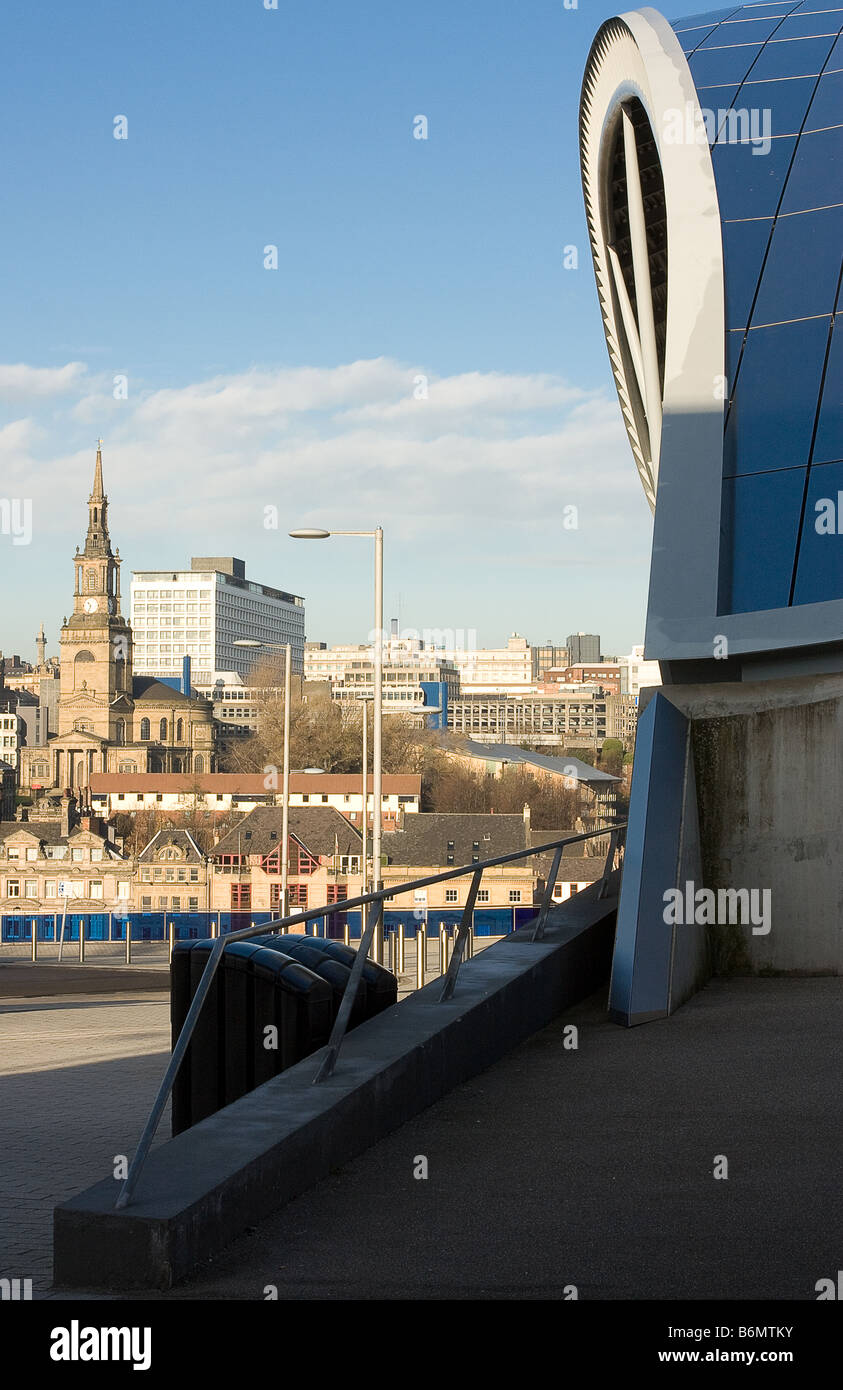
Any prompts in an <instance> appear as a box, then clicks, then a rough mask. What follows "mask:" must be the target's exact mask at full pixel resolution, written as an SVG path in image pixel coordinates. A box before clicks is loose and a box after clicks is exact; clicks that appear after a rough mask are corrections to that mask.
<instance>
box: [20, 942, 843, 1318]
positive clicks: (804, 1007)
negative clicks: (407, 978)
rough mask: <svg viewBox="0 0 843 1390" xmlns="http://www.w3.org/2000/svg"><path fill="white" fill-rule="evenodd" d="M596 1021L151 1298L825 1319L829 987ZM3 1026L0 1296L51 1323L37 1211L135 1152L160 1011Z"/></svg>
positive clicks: (723, 998)
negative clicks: (714, 1302) (746, 1307)
mask: <svg viewBox="0 0 843 1390" xmlns="http://www.w3.org/2000/svg"><path fill="white" fill-rule="evenodd" d="M408 963H409V962H408ZM431 964H432V965H433V964H434V962H433V957H431ZM605 1006H606V998H605V992H603V993H601V995H600V996H599V997H595V998H593V999H592V1000H590V1001H588V1002H587V1003H586V1004H584V1005H582V1006H580V1007H579V1008H577V1009H575V1010H573V1011H571V1012H570V1013H568V1014H567V1015H565V1016H564V1017H563V1018H560V1019H558V1020H557V1021H556V1022H554V1023H553V1024H552V1025H551V1026H550V1027H548V1028H546V1029H544V1030H543V1031H542V1032H540V1033H537V1034H536V1035H534V1037H532V1038H530V1039H529V1040H528V1041H527V1042H526V1043H524V1044H523V1045H522V1046H521V1047H520V1048H518V1049H516V1050H515V1051H514V1052H512V1053H511V1054H510V1055H509V1056H508V1057H506V1058H505V1059H504V1060H503V1061H501V1062H499V1063H498V1064H497V1065H496V1066H494V1067H491V1068H489V1070H487V1071H486V1072H484V1073H482V1074H481V1075H480V1076H478V1077H476V1078H474V1079H473V1080H472V1081H470V1082H467V1083H466V1084H465V1085H463V1086H460V1087H459V1088H457V1089H456V1090H454V1091H453V1092H451V1093H450V1094H449V1095H448V1096H447V1097H445V1098H444V1099H443V1100H442V1101H440V1102H439V1103H438V1104H436V1105H434V1106H432V1107H430V1109H428V1110H426V1111H425V1112H423V1113H422V1114H421V1115H419V1116H417V1117H416V1118H415V1119H413V1120H411V1121H410V1122H409V1123H407V1124H405V1125H403V1126H402V1127H401V1128H400V1129H398V1130H396V1131H395V1133H394V1134H392V1135H390V1136H389V1137H388V1138H387V1139H385V1140H383V1141H382V1142H381V1143H379V1144H377V1145H375V1146H373V1147H372V1148H371V1149H369V1150H368V1151H367V1152H366V1153H365V1154H363V1155H362V1156H361V1157H359V1158H358V1159H355V1160H354V1161H353V1162H351V1163H349V1164H347V1165H345V1166H344V1167H343V1168H342V1169H340V1170H338V1171H337V1172H336V1173H335V1174H333V1175H332V1176H331V1177H330V1178H328V1179H326V1180H325V1181H323V1182H321V1183H320V1184H318V1185H317V1186H316V1187H315V1188H313V1189H312V1190H311V1191H310V1192H308V1193H305V1194H303V1195H302V1196H301V1197H299V1198H297V1199H296V1200H295V1201H294V1202H292V1203H290V1204H289V1205H288V1206H287V1207H286V1208H284V1209H283V1210H282V1211H279V1212H278V1213H277V1214H276V1215H275V1216H273V1217H272V1218H271V1219H270V1220H268V1221H266V1222H265V1223H263V1224H262V1225H261V1226H260V1228H259V1229H256V1230H254V1231H253V1232H251V1233H250V1234H247V1235H246V1236H244V1237H242V1238H241V1239H239V1240H238V1241H237V1242H236V1243H234V1244H233V1245H231V1246H230V1247H229V1248H228V1249H227V1250H226V1251H225V1252H224V1253H223V1254H222V1255H221V1256H219V1257H218V1258H217V1259H216V1260H215V1261H214V1262H213V1263H212V1264H209V1265H208V1267H207V1268H206V1269H204V1270H202V1271H200V1272H198V1273H197V1275H196V1276H194V1277H193V1278H192V1279H190V1280H189V1281H187V1282H185V1283H183V1284H182V1285H180V1286H179V1287H177V1288H176V1289H173V1290H171V1291H169V1292H168V1293H167V1294H161V1295H154V1294H149V1293H145V1294H144V1298H146V1299H149V1298H166V1299H171V1300H183V1299H202V1300H207V1299H228V1300H244V1299H249V1300H251V1299H263V1298H265V1297H266V1296H267V1294H266V1291H267V1290H272V1289H274V1290H276V1291H277V1296H278V1298H279V1299H290V1300H321V1299H332V1300H334V1299H352V1298H353V1299H357V1298H364V1299H421V1300H437V1299H451V1298H453V1299H477V1298H482V1299H513V1298H515V1299H544V1298H564V1297H570V1296H571V1292H570V1291H571V1289H572V1287H575V1288H576V1290H577V1295H578V1297H579V1298H580V1299H632V1300H639V1299H664V1298H689V1299H715V1298H718V1299H719V1298H725V1299H736V1300H744V1299H761V1300H765V1301H766V1300H770V1299H772V1300H777V1299H781V1300H788V1299H800V1300H804V1299H808V1300H813V1299H815V1298H816V1292H815V1285H816V1282H817V1280H819V1279H821V1278H829V1277H830V1278H834V1277H836V1271H837V1270H838V1269H839V1267H840V1264H841V1250H843V1246H841V1232H843V1184H841V1181H840V1168H841V1164H840V1134H841V1132H843V1130H841V1113H840V1112H841V1104H843V1102H842V1101H841V1095H843V1088H841V1085H840V1042H841V1035H843V979H840V978H822V979H817V978H815V979H798V980H794V979H734V980H728V981H727V980H715V981H712V982H711V983H710V984H709V985H708V986H707V987H706V988H705V989H704V990H703V991H701V992H700V993H699V994H698V995H696V996H695V997H694V998H693V999H692V1000H691V1001H690V1002H689V1003H688V1004H686V1005H684V1006H683V1008H681V1009H680V1010H678V1012H677V1013H676V1014H674V1016H673V1017H672V1018H671V1019H666V1020H663V1021H660V1022H656V1023H650V1024H646V1025H644V1026H642V1027H639V1028H635V1029H623V1028H620V1027H618V1026H617V1025H615V1024H611V1023H608V1022H607V1020H606V1015H605ZM0 1013H2V1015H3V1017H2V1020H0V1035H2V1044H0V1143H2V1152H3V1155H4V1160H5V1162H4V1179H3V1183H2V1185H0V1276H2V1275H7V1276H9V1277H19V1278H26V1277H31V1278H33V1285H34V1294H35V1297H36V1298H38V1297H42V1298H43V1297H44V1296H48V1297H57V1298H61V1297H62V1295H61V1294H56V1293H52V1294H50V1292H49V1285H50V1277H51V1275H50V1270H51V1226H52V1208H53V1206H54V1205H55V1203H57V1202H59V1201H61V1200H64V1199H65V1198H67V1197H69V1196H71V1195H72V1194H74V1193H76V1192H78V1191H80V1190H82V1189H83V1188H85V1187H87V1186H89V1185H90V1184H92V1183H93V1182H95V1181H98V1180H99V1179H101V1178H102V1177H103V1176H104V1174H106V1173H108V1172H109V1171H110V1170H111V1168H112V1165H113V1162H114V1156H115V1155H116V1154H126V1155H129V1156H130V1155H131V1153H132V1152H133V1149H134V1145H135V1144H136V1142H137V1138H138V1135H139V1133H140V1130H141V1127H142V1125H143V1122H144V1120H145V1118H146V1114H147V1112H148V1109H149V1105H150V1103H151V1100H152V1097H153V1095H154V1093H155V1090H156V1088H157V1086H158V1084H159V1082H160V1079H161V1076H162V1075H163V1072H164V1069H165V1066H166V1062H167V1057H168V1049H169V1026H168V999H167V996H166V994H162V993H161V992H157V993H151V992H143V993H133V992H130V991H129V992H125V993H123V994H121V995H120V996H112V997H107V996H102V995H100V996H95V995H76V996H61V997H53V998H47V999H39V1000H33V999H5V1000H3V1001H2V1003H0ZM570 1025H574V1026H575V1028H576V1030H577V1033H576V1042H577V1046H576V1048H573V1047H572V1046H571V1045H570V1044H571V1041H572V1034H571V1033H570V1031H568V1030H569V1029H570ZM566 1043H567V1045H566ZM168 1135H169V1116H165V1118H164V1119H163V1120H162V1123H161V1126H160V1129H159V1133H158V1139H157V1141H156V1142H163V1141H164V1140H165V1139H166V1138H167V1136H168ZM422 1158H423V1159H424V1160H425V1161H426V1168H427V1176H426V1177H416V1176H414V1174H415V1173H416V1172H420V1171H422V1170H423V1168H424V1166H425V1165H424V1164H422V1163H421V1162H420V1160H421V1159H422ZM724 1160H725V1165H724ZM715 1172H719V1173H721V1174H723V1173H725V1175H724V1176H719V1177H718V1176H715ZM69 1296H70V1295H69ZM78 1296H79V1295H78V1294H75V1293H74V1294H73V1295H72V1297H74V1298H76V1297H78Z"/></svg>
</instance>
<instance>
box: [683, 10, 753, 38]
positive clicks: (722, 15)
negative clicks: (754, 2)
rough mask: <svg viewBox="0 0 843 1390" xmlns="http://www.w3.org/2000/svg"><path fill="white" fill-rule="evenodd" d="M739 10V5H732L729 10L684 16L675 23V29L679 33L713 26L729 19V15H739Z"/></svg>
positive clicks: (706, 11)
mask: <svg viewBox="0 0 843 1390" xmlns="http://www.w3.org/2000/svg"><path fill="white" fill-rule="evenodd" d="M739 8H740V7H739V6H737V5H731V6H730V7H729V9H727V10H705V11H704V12H703V14H689V15H683V16H682V18H681V19H676V20H674V21H673V28H674V29H675V30H676V31H677V33H678V32H679V31H681V30H683V29H698V28H700V26H701V25H705V24H713V23H714V22H715V21H716V20H720V19H728V18H729V15H733V14H737V13H738V12H739Z"/></svg>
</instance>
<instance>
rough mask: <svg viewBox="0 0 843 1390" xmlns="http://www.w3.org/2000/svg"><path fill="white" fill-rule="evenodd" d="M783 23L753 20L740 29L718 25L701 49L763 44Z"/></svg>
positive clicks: (769, 20) (771, 20) (777, 20)
mask: <svg viewBox="0 0 843 1390" xmlns="http://www.w3.org/2000/svg"><path fill="white" fill-rule="evenodd" d="M780 23H781V20H780V19H772V18H771V19H751V20H749V21H748V22H747V23H744V24H741V25H740V27H738V26H737V25H735V24H718V26H717V28H716V29H715V30H713V32H712V35H711V37H710V38H707V39H706V40H705V42H704V43H702V44H701V45H700V47H701V48H705V49H709V48H728V47H729V46H730V45H734V44H747V43H754V44H761V43H763V42H764V40H765V39H768V38H769V37H770V35H771V34H772V33H773V32H774V30H776V29H777V28H778V26H779V24H780Z"/></svg>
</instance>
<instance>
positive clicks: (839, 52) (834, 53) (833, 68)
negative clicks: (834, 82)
mask: <svg viewBox="0 0 843 1390" xmlns="http://www.w3.org/2000/svg"><path fill="white" fill-rule="evenodd" d="M841 68H843V38H840V39H838V40H837V43H836V44H835V45H834V47H833V49H832V50H831V57H830V58H829V60H828V62H827V63H826V66H825V71H826V72H840V70H841Z"/></svg>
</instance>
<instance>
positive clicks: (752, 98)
mask: <svg viewBox="0 0 843 1390" xmlns="http://www.w3.org/2000/svg"><path fill="white" fill-rule="evenodd" d="M816 86H817V79H816V78H815V77H793V78H790V79H789V80H788V81H787V82H753V81H752V80H751V79H750V81H749V82H745V83H744V85H743V86H742V87H741V91H740V100H739V101H738V102H737V103H736V104H737V106H738V108H740V107H745V108H747V109H750V110H757V111H769V112H770V134H771V135H772V136H773V137H775V136H777V135H798V134H799V132H800V130H801V129H802V122H803V121H804V119H805V111H806V109H807V107H808V103H809V102H810V100H811V97H812V96H813V95H814V92H815V90H816ZM762 129H763V126H762ZM760 158H762V156H761V155H756V159H760Z"/></svg>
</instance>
